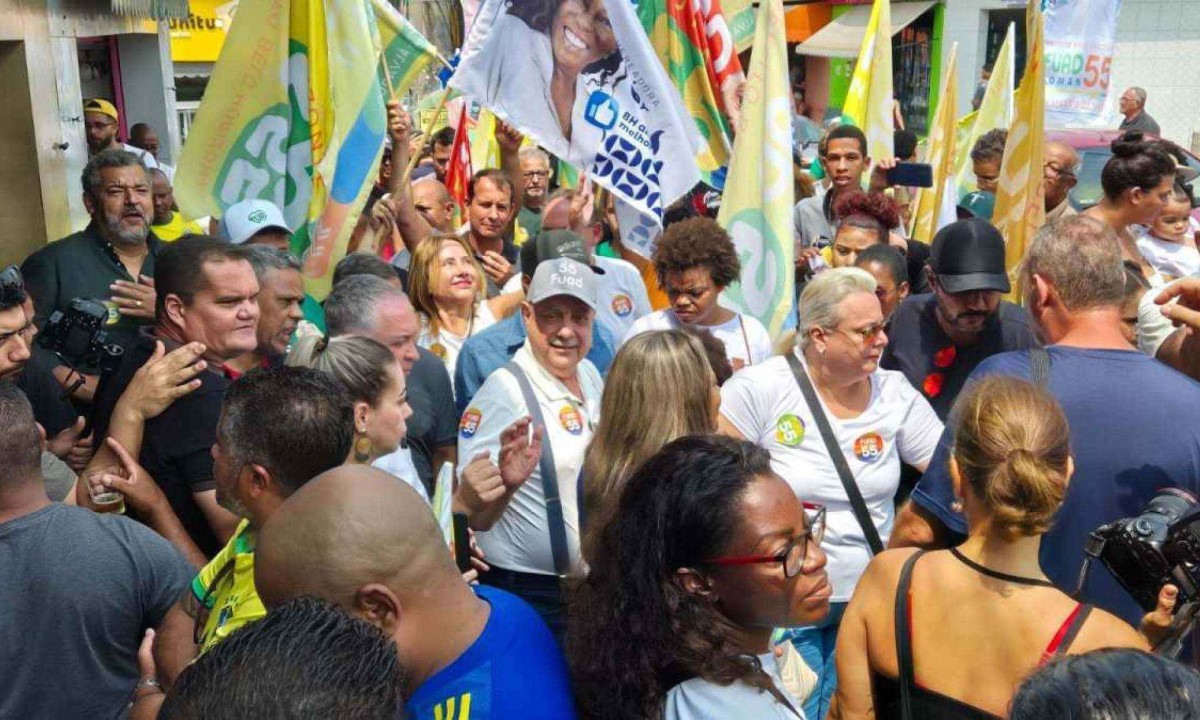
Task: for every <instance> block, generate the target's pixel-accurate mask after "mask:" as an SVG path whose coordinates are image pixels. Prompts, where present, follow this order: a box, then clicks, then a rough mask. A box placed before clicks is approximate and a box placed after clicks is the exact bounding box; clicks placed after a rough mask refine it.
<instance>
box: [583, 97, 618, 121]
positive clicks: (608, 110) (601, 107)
mask: <svg viewBox="0 0 1200 720" xmlns="http://www.w3.org/2000/svg"><path fill="white" fill-rule="evenodd" d="M617 110H618V105H617V101H616V100H615V99H614V98H613V96H612V95H609V94H608V93H606V92H604V91H603V90H593V91H592V94H591V95H589V96H588V100H587V107H586V108H585V109H584V112H583V117H584V119H585V120H587V121H588V122H589V123H591V124H592V125H595V126H596V127H598V128H600V129H601V130H611V129H612V128H613V126H614V125H616V124H617Z"/></svg>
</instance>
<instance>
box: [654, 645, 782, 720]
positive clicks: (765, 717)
mask: <svg viewBox="0 0 1200 720" xmlns="http://www.w3.org/2000/svg"><path fill="white" fill-rule="evenodd" d="M758 660H759V662H761V663H762V667H763V670H765V671H766V672H767V674H768V675H770V676H771V680H772V681H774V683H775V687H776V688H778V689H779V692H780V693H782V694H783V696H784V697H785V698H787V700H788V702H790V703H791V704H792V707H791V708H790V709H789V708H788V707H787V706H786V705H784V704H783V703H781V702H779V701H778V700H776V699H775V696H774V695H772V694H771V693H769V692H766V691H764V690H759V689H758V688H756V687H752V686H750V685H747V684H746V683H744V682H741V681H738V682H735V683H733V684H732V685H718V684H716V683H713V682H709V681H708V680H704V679H702V678H692V679H691V680H686V681H684V682H681V683H679V684H678V685H676V686H675V687H673V688H671V689H670V690H668V691H667V697H666V700H665V701H664V702H663V720H731V719H732V718H755V720H805V718H804V710H803V709H801V708H802V705H803V703H801V702H800V701H799V700H797V699H796V698H794V697H792V695H791V694H789V693H788V691H787V690H786V689H784V686H783V679H782V678H781V677H780V675H779V665H778V663H777V661H776V659H775V654H774V653H766V654H765V655H759V656H758Z"/></svg>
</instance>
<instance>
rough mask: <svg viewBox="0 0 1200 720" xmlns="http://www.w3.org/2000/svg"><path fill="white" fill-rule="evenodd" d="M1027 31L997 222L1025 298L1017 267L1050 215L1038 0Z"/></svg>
mask: <svg viewBox="0 0 1200 720" xmlns="http://www.w3.org/2000/svg"><path fill="white" fill-rule="evenodd" d="M1028 1H1029V5H1028V7H1027V9H1026V13H1027V17H1026V21H1025V28H1026V29H1025V33H1026V40H1027V43H1028V44H1027V49H1026V58H1027V59H1026V60H1025V76H1024V77H1022V78H1021V86H1020V87H1019V88H1017V95H1016V98H1015V100H1014V103H1013V121H1012V125H1011V126H1010V127H1009V129H1008V142H1007V143H1005V145H1004V160H1003V161H1001V163H1000V186H999V188H998V189H997V191H996V209H995V211H994V212H993V213H992V223H993V224H994V225H995V226H996V229H998V230H999V231H1000V233H1001V234H1002V235H1004V240H1005V244H1006V247H1005V252H1004V256H1005V265H1006V266H1007V267H1008V274H1009V277H1010V279H1011V280H1012V286H1013V297H1016V298H1020V297H1021V295H1020V292H1019V289H1018V288H1017V282H1016V279H1017V270H1018V269H1019V267H1020V264H1021V261H1022V260H1023V259H1024V258H1025V249H1026V248H1027V247H1028V246H1029V242H1030V241H1031V240H1032V239H1033V235H1034V233H1036V232H1037V231H1038V229H1039V228H1041V227H1042V225H1043V224H1044V223H1045V221H1046V207H1045V204H1044V197H1045V187H1044V186H1043V184H1042V180H1043V174H1042V143H1043V141H1044V139H1045V134H1046V133H1045V122H1046V65H1045V63H1044V57H1043V55H1042V51H1043V44H1042V13H1041V9H1040V8H1039V0H1028Z"/></svg>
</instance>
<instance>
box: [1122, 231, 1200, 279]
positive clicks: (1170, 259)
mask: <svg viewBox="0 0 1200 720" xmlns="http://www.w3.org/2000/svg"><path fill="white" fill-rule="evenodd" d="M1137 248H1138V252H1140V253H1141V254H1142V257H1144V258H1146V262H1148V263H1150V266H1151V267H1153V268H1154V269H1155V270H1157V271H1158V272H1160V273H1162V274H1164V275H1171V276H1173V277H1177V278H1179V277H1186V276H1188V275H1195V274H1197V273H1200V251H1197V250H1196V248H1194V247H1190V246H1188V245H1183V244H1181V243H1175V242H1171V241H1169V240H1163V239H1161V238H1156V237H1154V236H1153V235H1151V234H1149V233H1144V234H1142V235H1139V236H1138V238H1137Z"/></svg>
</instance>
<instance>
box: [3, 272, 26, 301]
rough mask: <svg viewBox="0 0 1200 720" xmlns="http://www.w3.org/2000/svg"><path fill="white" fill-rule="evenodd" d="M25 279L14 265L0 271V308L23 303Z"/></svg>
mask: <svg viewBox="0 0 1200 720" xmlns="http://www.w3.org/2000/svg"><path fill="white" fill-rule="evenodd" d="M25 297H26V295H25V278H23V277H21V271H20V270H19V269H18V268H17V266H16V265H9V266H8V267H6V268H4V269H3V270H0V307H12V306H13V305H19V304H21V303H23V302H25Z"/></svg>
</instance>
